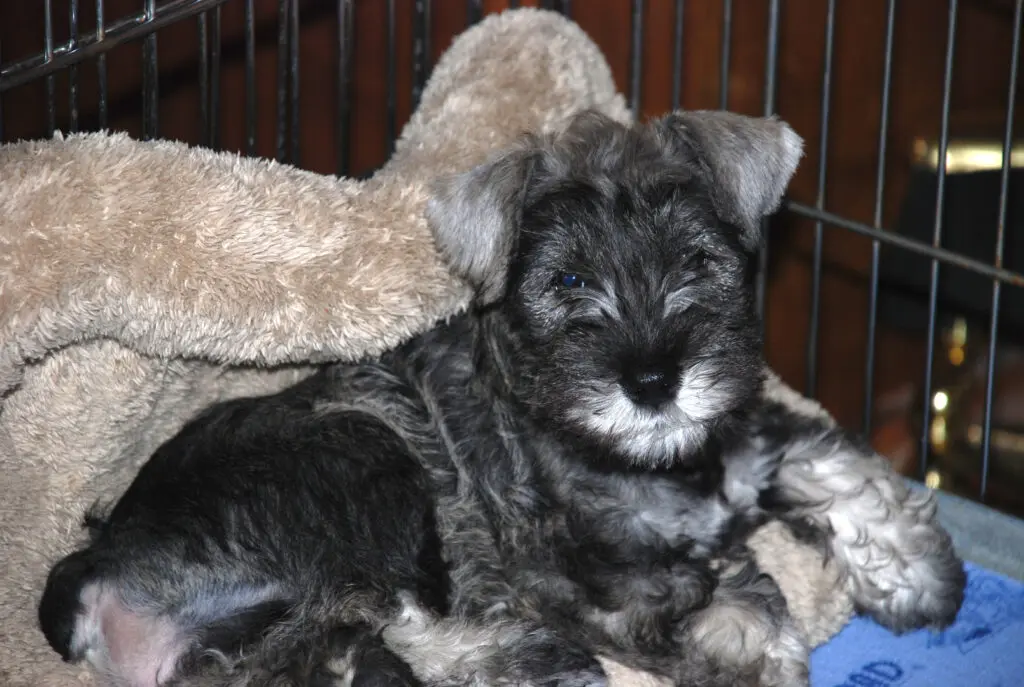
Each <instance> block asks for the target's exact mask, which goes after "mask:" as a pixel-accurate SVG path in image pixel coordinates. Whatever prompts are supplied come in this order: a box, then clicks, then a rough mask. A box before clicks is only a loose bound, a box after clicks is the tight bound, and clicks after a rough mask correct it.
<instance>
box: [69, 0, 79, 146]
mask: <svg viewBox="0 0 1024 687" xmlns="http://www.w3.org/2000/svg"><path fill="white" fill-rule="evenodd" d="M77 43H78V0H71V2H70V3H69V4H68V44H69V45H71V48H72V49H74V47H75V45H76V44H77ZM68 130H69V131H71V132H75V131H78V65H71V66H70V67H68Z"/></svg>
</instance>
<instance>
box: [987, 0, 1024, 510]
mask: <svg viewBox="0 0 1024 687" xmlns="http://www.w3.org/2000/svg"><path fill="white" fill-rule="evenodd" d="M1022 15H1024V0H1017V3H1016V6H1015V8H1014V12H1013V20H1014V22H1013V44H1012V45H1013V47H1012V48H1011V53H1010V79H1009V87H1008V88H1007V91H1008V93H1007V96H1006V129H1005V131H1004V132H1003V169H1002V173H1001V175H1000V178H999V219H998V224H997V225H996V255H995V260H994V261H993V264H994V265H995V266H996V267H1002V266H1003V252H1004V250H1005V246H1006V211H1007V206H1008V205H1009V201H1010V153H1011V151H1012V149H1013V118H1014V111H1015V109H1016V106H1017V98H1016V95H1017V67H1018V63H1019V61H1020V32H1021V24H1022V23H1024V16H1022ZM1001 287H1002V283H1001V282H1000V281H999V280H994V281H993V282H992V319H991V321H990V322H989V332H988V361H987V362H988V369H987V370H986V371H985V414H984V420H983V423H984V424H983V429H982V441H981V484H980V485H979V488H978V498H979V499H980V500H981V501H982V502H984V501H985V497H986V496H987V494H988V472H989V454H990V450H991V442H992V396H993V387H994V386H995V374H996V340H997V338H998V336H999V301H1000V296H1001V295H1002V288H1001Z"/></svg>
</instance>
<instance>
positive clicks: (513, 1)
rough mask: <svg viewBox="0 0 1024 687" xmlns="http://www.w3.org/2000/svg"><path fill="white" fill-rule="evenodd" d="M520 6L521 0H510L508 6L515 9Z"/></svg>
mask: <svg viewBox="0 0 1024 687" xmlns="http://www.w3.org/2000/svg"><path fill="white" fill-rule="evenodd" d="M517 7H519V0H508V8H509V9H510V10H514V9H516V8H517Z"/></svg>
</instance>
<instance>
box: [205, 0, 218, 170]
mask: <svg viewBox="0 0 1024 687" xmlns="http://www.w3.org/2000/svg"><path fill="white" fill-rule="evenodd" d="M211 24H212V25H211V27H210V118H209V119H208V120H207V121H206V127H207V129H206V138H207V140H208V141H209V142H210V147H211V148H213V149H214V150H216V149H218V148H220V65H221V60H220V53H221V32H220V26H221V24H220V7H215V8H214V9H213V21H212V22H211Z"/></svg>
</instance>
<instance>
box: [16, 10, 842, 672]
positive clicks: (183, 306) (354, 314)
mask: <svg viewBox="0 0 1024 687" xmlns="http://www.w3.org/2000/svg"><path fill="white" fill-rule="evenodd" d="M584 107H591V108H596V109H598V110H601V111H603V112H605V113H607V114H609V115H611V116H613V117H616V118H618V119H620V120H626V119H628V118H629V113H628V111H627V109H626V107H625V105H624V101H623V99H622V97H621V96H620V95H619V94H617V93H616V91H615V88H614V84H613V81H612V77H611V73H610V70H609V68H608V65H607V64H606V62H605V60H604V58H603V57H602V55H601V54H600V52H599V51H598V50H597V48H596V46H595V45H594V44H593V43H592V42H591V41H590V40H589V39H588V38H587V37H586V36H585V35H584V34H583V32H582V31H581V30H580V29H579V28H578V27H577V26H576V25H575V24H572V23H571V22H569V21H567V20H565V19H562V18H561V17H559V15H557V14H553V13H549V12H542V11H537V10H518V11H515V12H509V13H505V14H503V15H495V16H492V17H490V18H488V19H487V20H485V21H484V22H482V23H481V24H479V25H477V26H476V27H475V28H473V29H471V30H469V31H467V32H466V33H465V34H464V35H462V36H461V37H459V38H458V40H456V42H455V43H454V44H453V46H452V47H451V49H450V50H449V51H448V53H447V54H446V55H445V56H444V58H443V59H442V60H441V61H440V62H439V64H438V65H437V67H436V69H435V71H434V74H433V76H432V78H431V81H430V83H429V86H428V87H427V89H426V91H425V93H424V95H423V98H422V102H421V105H420V107H419V110H418V111H417V112H416V113H415V115H414V116H413V117H412V119H411V121H410V122H409V124H408V126H407V127H406V128H405V131H404V132H403V134H402V137H401V140H400V141H399V143H398V146H397V150H396V153H395V155H394V157H393V159H392V160H391V161H390V162H389V163H388V164H387V165H386V166H385V167H384V168H383V169H382V170H381V171H380V172H379V173H378V174H377V175H376V176H374V177H373V178H372V179H370V180H368V181H365V182H357V181H353V180H344V179H342V180H339V179H336V178H334V177H325V176H319V175H316V174H311V173H309V172H305V171H301V170H298V169H294V168H291V167H287V166H282V165H279V164H275V163H273V162H269V161H266V160H255V159H245V158H240V157H237V156H234V155H230V154H220V153H214V152H211V151H208V150H202V149H195V148H188V147H186V146H184V145H181V144H177V143H169V142H153V143H140V142H136V141H132V140H130V139H128V138H127V137H125V136H122V135H109V136H108V135H101V134H89V135H79V136H71V137H68V138H62V137H60V136H57V137H55V138H54V139H53V140H50V141H41V142H25V143H16V144H11V145H7V146H4V147H2V148H0V399H2V401H0V403H2V405H0V473H2V475H3V477H2V478H0V479H2V482H0V485H2V486H0V684H3V685H7V686H9V687H21V686H26V687H27V686H31V687H39V686H51V685H54V686H56V685H80V684H87V683H88V682H89V678H88V677H87V674H86V671H85V669H84V668H82V667H73V666H66V665H63V664H62V663H61V662H60V660H59V658H58V656H57V654H56V653H54V652H52V651H51V650H50V649H49V648H48V647H47V646H46V644H45V642H44V640H43V637H42V634H41V633H40V632H39V631H38V630H37V629H36V624H35V623H36V611H35V608H36V603H37V600H38V595H39V593H40V591H41V588H42V584H43V581H44V578H45V575H46V572H47V570H48V567H49V565H50V564H51V563H52V562H53V561H55V560H56V559H57V558H58V557H60V556H61V555H63V554H65V553H67V552H68V551H69V550H70V549H71V547H72V546H73V544H74V543H75V542H76V540H77V539H78V538H79V536H80V530H79V523H80V520H81V517H82V514H83V512H84V510H85V508H86V507H87V506H88V505H89V504H90V503H92V502H93V501H94V500H95V499H96V498H98V497H103V498H108V499H109V498H112V497H116V495H117V494H118V493H119V492H120V490H122V489H123V488H124V487H125V486H126V485H127V483H128V482H129V480H130V479H131V478H132V477H133V475H134V473H135V470H136V469H137V468H138V466H139V465H140V464H141V462H142V461H144V460H145V459H146V458H147V456H148V455H149V454H150V453H151V452H152V451H153V450H154V449H155V448H156V447H157V446H158V444H160V443H161V442H163V441H164V440H165V439H167V438H168V437H169V436H170V435H171V434H172V433H173V432H175V431H176V430H177V429H178V428H179V427H180V426H181V425H182V424H183V423H184V422H185V420H186V419H187V418H188V417H189V416H191V415H192V414H193V413H195V412H196V411H197V410H199V409H200V408H202V407H204V406H206V405H208V404H210V403H212V402H214V401H217V400H220V399H225V398H229V397H236V396H240V395H243V394H255V393H270V392H273V391H276V390H278V389H280V388H281V387H283V386H284V385H286V384H288V383H291V382H293V381H295V380H297V379H299V378H300V377H301V376H303V375H305V374H307V372H308V368H307V367H303V366H304V365H308V364H309V363H311V362H319V361H327V360H339V359H353V358H358V357H360V356H364V355H371V354H375V353H378V352H380V351H382V350H384V349H386V348H388V347H390V346H393V345H395V344H397V343H398V342H400V341H403V340H404V339H406V338H408V337H409V336H411V335H413V334H415V333H417V332H420V331H422V330H423V329H425V328H426V327H428V326H430V325H431V324H432V323H433V322H435V321H436V320H437V319H438V318H440V317H443V316H446V315H448V314H450V313H453V312H455V311H457V310H458V309H459V308H461V307H463V306H464V305H465V303H466V300H467V295H468V293H467V290H466V287H465V286H464V285H462V284H460V283H457V282H456V281H455V280H454V279H453V278H452V277H450V276H449V274H448V272H447V271H446V269H445V267H444V266H443V265H442V264H441V262H440V260H439V258H438V256H437V254H436V252H435V250H434V246H433V242H432V240H431V236H430V233H429V231H428V227H427V225H426V223H425V221H424V219H423V213H422V210H423V206H424V201H425V199H426V184H427V182H428V181H429V180H430V179H431V178H433V177H435V176H436V175H439V174H443V173H450V172H453V171H456V170H462V169H465V168H467V167H469V166H470V165H472V164H475V163H477V162H480V161H482V159H483V158H484V157H485V156H486V155H487V154H488V153H489V152H490V151H493V150H494V149H496V148H498V147H501V146H504V145H506V144H509V143H510V142H511V141H512V140H513V138H514V137H516V136H517V135H518V134H519V133H520V132H521V131H525V130H538V129H548V128H550V127H552V126H554V125H555V124H557V123H558V122H559V121H561V120H562V119H563V118H565V117H566V116H567V115H569V114H570V113H571V112H573V111H576V110H579V109H580V108H584ZM772 388H773V389H774V392H781V393H789V394H790V396H789V398H790V401H791V402H792V403H794V404H806V403H807V402H806V401H805V400H803V399H801V398H799V397H797V396H796V395H795V394H792V392H789V391H788V390H787V389H786V388H785V387H783V386H781V383H780V382H778V381H777V380H774V381H773V382H772ZM808 412H815V413H819V412H823V411H822V410H821V409H820V408H818V407H817V406H814V405H811V406H809V411H808ZM756 548H757V549H758V554H759V558H760V560H761V562H762V565H763V566H764V568H765V569H766V570H767V571H768V572H770V573H772V574H773V575H774V576H775V577H776V578H777V579H778V580H779V582H780V584H781V585H782V587H783V589H784V591H785V592H786V594H787V598H788V599H789V602H790V605H791V608H792V611H793V613H794V614H795V615H796V616H797V618H798V620H799V622H800V623H802V626H803V627H804V629H805V631H806V632H807V634H808V638H809V639H810V641H811V643H812V644H817V643H820V642H822V641H824V640H825V639H827V638H828V637H829V636H831V635H832V634H833V633H834V632H836V631H837V630H838V629H839V628H840V627H841V626H842V625H843V624H844V622H845V621H846V620H847V618H848V617H849V614H850V603H849V600H848V597H847V596H846V594H845V593H844V592H843V591H842V586H841V585H840V584H839V582H838V581H837V578H836V574H835V571H834V570H833V569H832V568H831V567H828V566H823V565H822V561H821V559H820V558H819V557H818V556H817V555H816V554H814V553H813V552H811V551H810V550H809V549H807V548H805V547H803V546H801V545H798V544H797V543H795V542H793V541H791V540H790V539H789V538H787V536H786V535H785V533H784V532H783V531H782V530H781V529H780V528H773V527H769V528H765V529H764V530H763V531H761V532H760V533H759V535H758V538H757V541H756ZM610 669H611V670H612V672H613V674H614V678H613V684H615V685H616V687H639V686H640V685H645V684H649V683H650V684H653V683H652V682H650V678H649V677H648V676H645V675H642V674H638V673H635V672H631V671H628V670H624V669H622V668H620V667H617V666H610Z"/></svg>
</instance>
